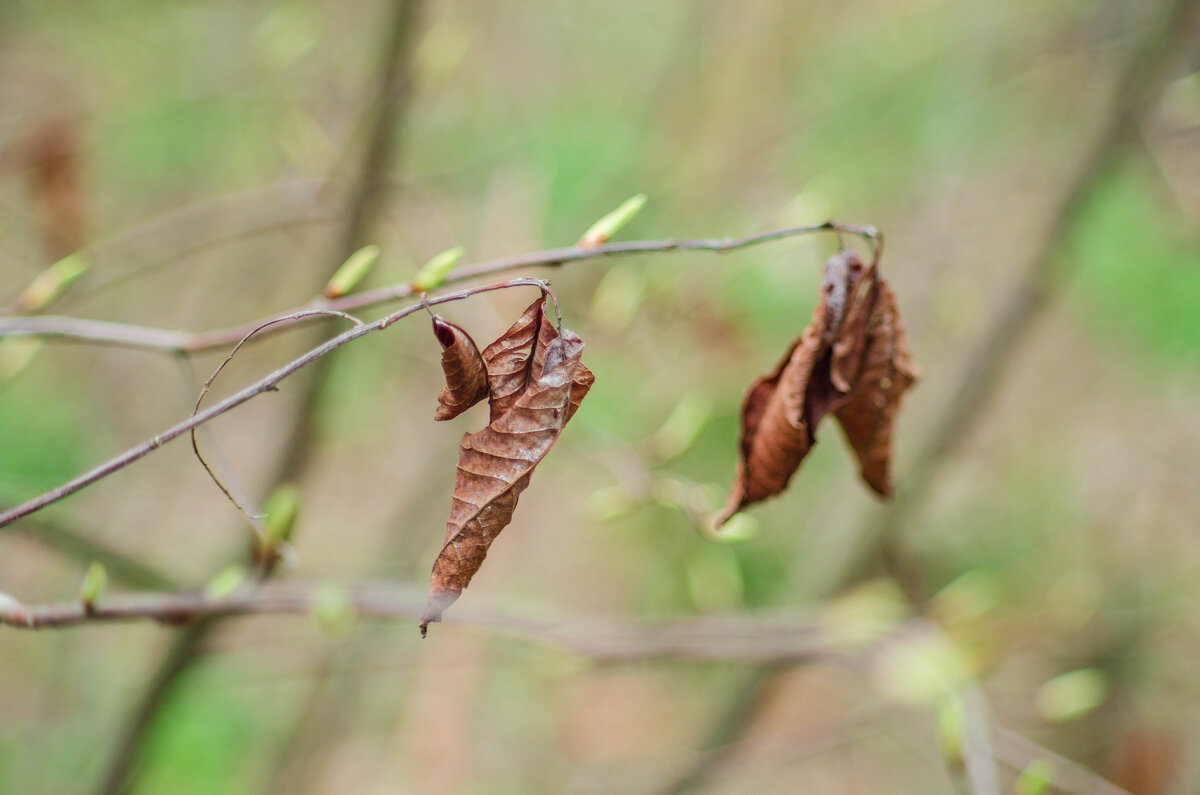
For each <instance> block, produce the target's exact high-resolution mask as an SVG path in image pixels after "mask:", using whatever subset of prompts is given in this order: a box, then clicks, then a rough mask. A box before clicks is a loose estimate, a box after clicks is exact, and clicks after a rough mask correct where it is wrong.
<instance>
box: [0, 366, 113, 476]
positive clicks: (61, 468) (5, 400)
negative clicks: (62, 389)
mask: <svg viewBox="0 0 1200 795" xmlns="http://www.w3.org/2000/svg"><path fill="white" fill-rule="evenodd" d="M0 428H5V429H7V430H6V431H5V433H4V442H3V444H0V495H2V496H3V498H4V499H5V500H13V499H19V498H21V497H22V496H24V497H28V496H30V495H32V494H34V493H37V492H42V491H46V490H47V489H50V488H53V487H54V486H57V485H58V484H59V483H61V482H62V481H64V480H66V479H67V478H69V477H71V476H73V475H76V474H78V473H79V472H80V471H81V470H82V469H83V468H84V466H85V465H86V463H87V462H88V460H89V458H90V456H89V452H88V451H89V448H90V443H89V441H90V440H91V439H92V438H93V436H92V433H91V432H89V430H88V429H87V427H86V425H85V423H84V421H83V419H82V418H81V417H80V416H79V415H78V414H77V413H76V411H75V410H74V406H72V405H71V403H69V402H68V401H66V400H63V399H61V398H58V397H56V396H55V395H53V394H45V393H43V392H40V391H37V390H34V389H30V388H27V387H26V385H25V384H21V383H17V384H13V385H11V386H10V387H8V388H5V389H0Z"/></svg>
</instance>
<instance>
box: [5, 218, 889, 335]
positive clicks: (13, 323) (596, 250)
mask: <svg viewBox="0 0 1200 795" xmlns="http://www.w3.org/2000/svg"><path fill="white" fill-rule="evenodd" d="M817 232H841V233H844V234H854V235H859V236H860V237H862V238H863V239H865V240H866V241H867V242H869V243H870V244H871V245H872V247H874V248H875V249H876V250H878V247H879V245H881V243H880V240H881V238H880V235H879V233H878V232H877V231H876V230H875V229H874V228H873V227H870V226H861V225H857V224H844V223H841V222H839V221H832V220H831V221H826V222H824V223H821V224H813V225H810V226H797V227H791V228H788V229H778V230H775V231H772V232H765V233H763V234H759V235H750V236H747V237H738V238H732V237H725V238H711V239H700V240H675V239H672V238H668V239H666V240H637V241H631V242H626V243H605V244H602V245H599V246H569V247H567V248H557V249H549V250H547V251H537V252H532V253H528V254H517V255H514V256H510V257H500V258H497V259H491V260H484V261H482V262H477V263H474V264H470V265H463V266H461V267H458V268H455V269H454V270H452V271H450V273H449V274H448V275H447V276H446V280H445V282H444V284H457V283H460V282H464V281H467V280H470V279H478V278H482V277H487V276H495V275H497V274H501V273H506V272H509V271H517V270H528V269H529V268H535V267H559V266H562V265H566V264H568V263H571V262H583V261H587V260H597V259H607V258H612V257H628V256H632V255H635V254H662V253H668V252H673V251H711V252H716V253H726V252H730V251H736V250H738V249H743V248H749V247H751V246H757V245H761V244H763V243H770V242H772V241H775V240H784V239H786V238H790V237H797V236H800V235H808V234H813V233H817ZM412 295H414V289H413V286H412V285H411V284H410V283H407V282H404V283H401V284H394V285H391V286H388V287H379V288H376V289H374V290H367V291H364V292H361V293H354V294H351V295H347V296H344V297H342V298H338V299H334V300H327V299H325V298H317V299H314V300H313V301H311V302H309V303H308V304H306V305H305V306H302V307H297V308H295V309H292V310H289V311H287V312H281V313H279V314H276V315H272V316H270V317H265V318H262V319H260V320H256V321H254V322H252V323H244V324H241V325H238V326H232V327H230V328H224V329H218V330H215V331H203V332H189V331H175V330H171V329H160V328H151V327H147V326H136V325H130V324H126V323H111V322H107V321H100V320H82V319H78V318H71V317H62V316H58V315H41V316H36V317H14V318H3V319H0V337H4V336H18V335H19V336H34V337H46V338H52V339H59V340H65V341H70V342H83V343H91V344H96V345H110V346H115V347H126V348H142V349H146V350H157V351H163V352H165V353H172V354H194V353H202V352H204V351H209V350H213V349H214V348H224V347H229V346H231V345H234V344H236V343H237V342H238V340H240V339H242V338H243V337H245V336H246V335H247V334H249V333H250V332H252V331H254V330H255V329H256V328H260V327H262V326H265V325H266V324H268V323H273V324H274V325H272V327H271V328H270V329H268V330H266V331H264V333H263V334H261V335H259V336H267V335H270V334H273V333H277V332H279V331H283V330H284V329H286V328H291V327H293V326H295V325H298V324H305V323H312V322H313V321H315V320H319V319H320V318H319V316H312V315H310V314H306V312H309V311H311V310H314V309H321V310H335V311H341V312H349V311H352V310H356V309H364V308H366V307H371V306H378V305H380V304H385V303H388V302H391V301H396V300H400V299H404V298H408V297H410V296H412Z"/></svg>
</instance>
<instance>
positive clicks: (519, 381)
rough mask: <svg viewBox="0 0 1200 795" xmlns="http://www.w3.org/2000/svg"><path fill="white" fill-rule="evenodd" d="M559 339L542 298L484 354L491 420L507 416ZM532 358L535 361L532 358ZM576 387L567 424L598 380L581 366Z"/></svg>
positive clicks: (572, 393) (487, 348)
mask: <svg viewBox="0 0 1200 795" xmlns="http://www.w3.org/2000/svg"><path fill="white" fill-rule="evenodd" d="M557 338H558V329H557V328H555V326H554V322H553V321H552V320H550V316H549V315H548V314H547V313H546V302H545V299H544V298H539V299H538V300H536V301H534V302H533V303H532V304H530V306H529V308H528V309H526V310H525V311H524V312H523V313H522V314H521V317H520V318H518V319H517V322H516V323H514V324H513V325H512V326H511V327H510V328H509V329H508V331H506V332H504V333H503V334H501V335H500V337H499V339H497V340H496V341H495V342H493V343H492V344H491V345H489V346H487V347H486V348H484V350H483V360H484V363H485V365H486V366H487V375H488V384H489V387H490V389H491V410H492V411H491V418H492V419H493V420H494V419H496V418H497V417H499V416H501V415H502V414H504V413H505V412H506V411H507V410H508V409H509V408H510V407H511V406H512V404H513V403H514V402H515V401H516V399H517V397H518V396H519V395H520V394H521V392H522V391H523V390H525V389H526V388H527V387H528V386H529V383H530V379H531V377H532V374H533V372H535V371H538V372H540V370H541V367H542V361H543V359H544V357H545V352H546V346H547V345H549V344H550V342H551V341H553V340H555V339H557ZM531 354H532V358H531ZM574 378H575V387H574V388H573V389H572V391H571V406H570V408H569V409H568V411H567V420H569V419H571V417H572V416H573V415H574V414H575V411H576V410H577V409H578V408H579V404H580V402H581V401H582V400H583V396H584V395H585V394H587V391H588V390H589V389H591V387H592V383H593V382H594V381H595V380H596V377H595V376H594V375H593V374H592V371H591V370H589V369H588V368H587V367H586V366H585V365H583V364H582V363H580V365H579V367H578V368H576V370H575V377H574Z"/></svg>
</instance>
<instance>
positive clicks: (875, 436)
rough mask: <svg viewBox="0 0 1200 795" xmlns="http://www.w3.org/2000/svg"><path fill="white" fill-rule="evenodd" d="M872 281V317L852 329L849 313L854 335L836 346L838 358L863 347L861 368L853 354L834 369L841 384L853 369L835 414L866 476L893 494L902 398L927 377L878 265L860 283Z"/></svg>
mask: <svg viewBox="0 0 1200 795" xmlns="http://www.w3.org/2000/svg"><path fill="white" fill-rule="evenodd" d="M868 282H869V288H870V289H869V290H868V291H866V295H867V297H866V298H865V299H864V300H863V304H864V305H869V307H870V308H869V311H868V312H864V313H863V314H864V316H865V318H866V320H865V322H864V324H863V328H862V331H861V332H858V331H857V330H855V329H852V328H850V322H849V321H850V317H847V321H848V322H847V324H846V329H845V330H846V332H847V333H852V334H854V338H853V339H850V340H848V341H847V342H846V345H845V346H844V347H843V348H841V349H839V346H838V345H835V346H834V359H835V362H836V361H838V358H837V357H838V352H839V350H843V351H851V350H855V349H860V350H861V351H862V352H861V354H859V355H858V357H857V358H858V359H859V361H860V367H859V368H858V372H854V368H852V367H850V365H851V364H852V363H853V360H854V358H855V357H854V356H853V355H850V354H847V355H845V356H844V357H843V360H842V361H843V362H844V363H845V364H846V365H847V369H845V370H842V371H841V372H840V373H839V368H837V367H835V368H834V381H835V383H836V381H837V379H838V378H839V377H842V376H845V375H847V374H850V377H849V378H848V379H847V381H848V382H849V383H850V384H851V386H852V390H851V392H850V395H849V397H848V399H847V400H846V402H845V403H843V404H841V405H840V406H837V407H836V408H835V409H834V412H833V413H834V416H835V417H837V420H838V422H839V423H840V424H841V426H842V430H843V431H844V432H845V434H846V440H847V441H848V442H849V443H850V447H851V448H853V450H854V454H855V455H856V456H857V457H858V462H859V468H860V471H861V474H862V479H863V481H865V482H866V484H867V485H868V486H870V487H871V488H872V489H874V490H875V491H876V492H877V493H879V494H880V495H882V496H884V497H887V496H891V494H892V479H891V474H890V469H891V465H890V461H891V454H892V429H893V426H894V425H895V422H896V414H897V412H898V411H899V410H900V399H901V397H902V396H903V395H904V393H905V392H906V391H907V390H908V389H909V388H910V387H911V386H912V385H913V384H914V383H915V382H916V380H917V379H918V378H920V377H921V371H920V369H919V368H918V367H917V365H916V362H914V361H913V355H912V351H911V350H909V347H908V343H907V342H906V341H905V339H904V324H903V323H901V322H900V314H899V311H898V309H897V307H896V296H895V295H894V294H893V293H892V289H891V287H890V286H888V283H887V282H886V281H885V280H883V279H880V278H878V275H877V274H876V272H875V269H874V268H872V269H871V271H870V273H869V274H868V275H867V276H865V277H864V278H863V279H861V280H860V282H859V284H860V285H862V284H865V283H868ZM840 342H841V340H839V343H840Z"/></svg>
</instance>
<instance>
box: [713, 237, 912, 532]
mask: <svg viewBox="0 0 1200 795" xmlns="http://www.w3.org/2000/svg"><path fill="white" fill-rule="evenodd" d="M919 377H920V372H919V370H918V368H917V366H916V364H915V363H914V362H913V358H912V352H911V351H910V350H909V349H908V345H907V343H906V342H905V340H904V327H903V325H902V324H901V322H900V317H899V312H898V310H897V308H896V298H895V296H894V295H893V294H892V291H891V288H890V287H889V286H888V284H887V282H886V281H884V280H883V279H881V278H879V274H878V271H877V269H876V268H875V266H874V265H872V266H871V267H870V268H866V269H864V268H863V265H862V263H861V262H860V261H859V260H858V258H857V257H855V256H854V254H852V253H851V252H848V251H843V252H839V253H838V254H835V255H834V256H833V257H832V258H831V259H830V260H829V262H827V263H826V265H825V280H824V283H823V285H822V290H821V296H820V299H819V301H818V303H817V307H816V309H815V310H814V311H813V319H812V322H811V323H809V325H808V327H807V328H806V329H805V330H804V333H803V334H801V336H800V338H799V339H798V340H796V341H795V342H793V343H792V345H791V347H790V348H789V349H788V351H787V353H786V354H785V355H784V357H783V359H782V360H781V361H780V362H779V364H778V365H777V366H776V368H775V370H774V372H772V373H771V374H770V375H768V376H765V377H763V378H760V379H759V380H757V381H755V382H754V383H753V384H752V385H751V387H750V389H749V391H748V392H747V393H746V398H745V400H744V401H743V404H742V433H741V440H740V449H739V457H738V466H737V475H736V477H735V479H734V485H733V489H732V491H731V492H730V495H729V500H728V502H727V503H726V505H725V508H724V509H723V510H722V511H721V513H720V514H719V515H718V516H717V518H716V525H717V526H718V527H719V526H720V525H722V524H724V523H725V522H726V521H727V520H728V519H729V517H731V516H732V515H733V514H734V513H736V512H737V511H740V510H742V509H743V508H745V507H746V506H748V505H751V504H753V503H756V502H759V501H761V500H764V499H767V498H768V497H773V496H775V495H776V494H779V493H780V492H782V491H783V490H784V489H785V488H786V487H787V484H788V481H789V480H790V479H791V477H792V475H793V474H795V472H796V470H797V469H798V468H799V466H800V463H801V462H802V461H803V460H804V457H805V456H806V455H807V454H808V451H809V450H810V449H812V445H813V444H814V443H815V441H816V437H815V431H816V426H817V423H819V422H820V420H821V418H822V417H824V416H825V415H826V414H828V413H830V412H832V413H833V414H834V416H835V417H837V419H838V422H839V423H840V424H841V426H842V430H843V431H844V432H845V434H846V438H847V440H848V441H849V442H850V446H851V448H852V449H853V450H854V453H855V455H856V456H857V457H858V460H859V465H860V469H861V473H862V478H863V480H864V481H865V482H866V483H867V485H868V486H870V487H871V488H872V489H874V490H875V491H876V492H878V493H879V494H881V495H883V496H888V495H890V494H891V493H892V484H891V477H890V475H889V461H890V457H891V438H892V428H893V426H894V424H895V416H896V413H897V411H898V410H899V406H900V398H901V396H902V395H903V394H904V392H905V391H906V390H907V389H908V388H909V387H911V386H912V385H913V383H914V382H915V381H916V379H917V378H919Z"/></svg>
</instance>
